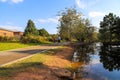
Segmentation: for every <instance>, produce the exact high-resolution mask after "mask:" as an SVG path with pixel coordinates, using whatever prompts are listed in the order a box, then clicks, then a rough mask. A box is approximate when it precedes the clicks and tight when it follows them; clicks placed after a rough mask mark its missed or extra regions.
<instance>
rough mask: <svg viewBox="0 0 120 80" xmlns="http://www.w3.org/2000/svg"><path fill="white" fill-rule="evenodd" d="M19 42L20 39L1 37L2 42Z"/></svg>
mask: <svg viewBox="0 0 120 80" xmlns="http://www.w3.org/2000/svg"><path fill="white" fill-rule="evenodd" d="M19 40H20V39H19V38H18V37H9V36H0V42H16V41H19Z"/></svg>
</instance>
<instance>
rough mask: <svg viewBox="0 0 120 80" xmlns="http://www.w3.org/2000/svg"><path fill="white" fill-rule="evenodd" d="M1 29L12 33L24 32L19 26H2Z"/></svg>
mask: <svg viewBox="0 0 120 80" xmlns="http://www.w3.org/2000/svg"><path fill="white" fill-rule="evenodd" d="M0 28H4V29H8V30H11V31H23V28H22V27H19V26H11V25H0Z"/></svg>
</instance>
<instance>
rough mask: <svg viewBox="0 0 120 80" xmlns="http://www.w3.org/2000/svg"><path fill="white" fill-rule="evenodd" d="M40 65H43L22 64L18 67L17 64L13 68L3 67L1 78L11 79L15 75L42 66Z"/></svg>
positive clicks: (33, 63) (0, 72) (37, 63)
mask: <svg viewBox="0 0 120 80" xmlns="http://www.w3.org/2000/svg"><path fill="white" fill-rule="evenodd" d="M40 65H42V63H39V62H30V63H20V64H17V65H16V64H15V65H13V66H11V67H1V68H0V77H9V76H12V75H13V74H14V73H17V72H19V71H23V70H25V69H26V68H29V67H36V66H40Z"/></svg>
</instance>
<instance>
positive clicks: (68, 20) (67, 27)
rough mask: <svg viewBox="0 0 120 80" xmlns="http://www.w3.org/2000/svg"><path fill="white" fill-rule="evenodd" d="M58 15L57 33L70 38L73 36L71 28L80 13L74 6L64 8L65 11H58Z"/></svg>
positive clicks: (63, 37) (64, 37)
mask: <svg viewBox="0 0 120 80" xmlns="http://www.w3.org/2000/svg"><path fill="white" fill-rule="evenodd" d="M60 16H62V17H61V18H60V19H59V21H60V25H59V27H58V30H59V34H60V36H61V37H62V39H67V40H71V39H72V38H73V35H72V34H73V28H74V26H75V24H76V21H77V20H78V19H79V16H80V14H79V13H78V12H77V11H76V9H75V8H66V9H65V11H63V12H62V13H60Z"/></svg>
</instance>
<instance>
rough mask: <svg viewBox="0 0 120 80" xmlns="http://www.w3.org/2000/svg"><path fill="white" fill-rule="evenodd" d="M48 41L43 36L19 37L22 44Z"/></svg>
mask: <svg viewBox="0 0 120 80" xmlns="http://www.w3.org/2000/svg"><path fill="white" fill-rule="evenodd" d="M48 41H49V40H48V38H47V37H43V36H34V35H28V36H23V37H21V42H22V43H45V42H48Z"/></svg>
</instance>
